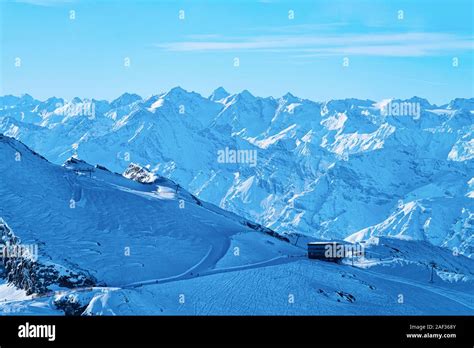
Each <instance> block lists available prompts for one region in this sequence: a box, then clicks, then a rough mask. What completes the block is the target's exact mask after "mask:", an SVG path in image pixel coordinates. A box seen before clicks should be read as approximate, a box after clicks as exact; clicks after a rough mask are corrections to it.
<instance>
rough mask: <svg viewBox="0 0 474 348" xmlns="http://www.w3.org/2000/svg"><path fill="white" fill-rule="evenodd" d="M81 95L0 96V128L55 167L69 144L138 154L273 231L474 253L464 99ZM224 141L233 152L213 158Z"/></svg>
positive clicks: (121, 163) (134, 158)
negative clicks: (391, 240)
mask: <svg viewBox="0 0 474 348" xmlns="http://www.w3.org/2000/svg"><path fill="white" fill-rule="evenodd" d="M91 102H92V103H91ZM91 102H89V101H84V100H80V99H79V98H77V99H74V100H72V101H69V102H65V101H62V99H57V98H51V99H48V100H47V101H45V102H41V101H37V100H35V99H33V98H32V97H31V96H22V97H13V96H5V97H0V132H4V133H5V134H7V135H11V136H14V137H15V138H17V139H20V140H22V141H23V142H25V143H26V144H27V145H29V146H30V147H31V148H33V149H34V150H35V151H38V152H40V153H42V154H44V155H45V156H46V158H48V159H49V160H51V161H52V162H55V163H57V164H61V163H63V162H64V161H65V160H66V159H67V158H69V157H70V156H72V155H75V154H77V155H78V156H79V157H80V158H81V159H84V160H86V161H87V162H89V163H101V164H102V165H105V166H106V167H108V168H110V169H111V170H114V171H117V172H123V171H124V170H125V169H126V168H127V167H128V166H129V165H130V164H131V163H140V164H142V165H144V166H147V167H148V168H149V170H150V171H151V172H152V173H155V174H156V175H159V176H163V177H166V178H169V179H171V180H172V181H173V182H178V183H180V184H181V185H182V187H183V188H185V189H186V190H188V191H189V192H190V193H192V194H193V195H195V196H196V197H199V198H200V199H202V200H204V201H208V202H211V203H213V204H216V205H218V206H220V207H221V208H224V209H226V210H229V211H232V212H235V213H236V214H238V215H241V216H244V217H246V218H248V219H250V220H253V221H256V222H258V223H260V224H262V225H264V226H267V227H270V228H272V229H274V230H276V231H278V232H279V233H281V234H286V233H292V232H298V233H304V234H306V235H309V236H313V237H318V238H346V237H350V238H351V240H355V239H357V240H359V239H361V238H369V237H370V236H380V235H390V236H399V237H403V238H414V239H417V240H427V241H430V242H431V243H433V244H435V245H440V246H446V247H449V248H451V249H453V250H455V251H458V252H461V253H463V254H465V255H468V256H469V255H472V254H473V252H474V245H473V237H472V236H473V215H472V214H473V212H474V204H473V202H474V201H473V197H472V185H470V184H469V182H472V180H473V177H474V175H473V173H474V164H473V163H474V162H473V158H474V157H473V153H474V152H473V151H474V150H473V145H474V142H473V132H474V126H473V122H472V121H473V112H474V108H473V105H474V100H473V99H455V100H453V101H451V102H450V103H449V104H447V105H444V106H439V107H438V106H436V105H432V104H431V103H429V102H428V101H427V100H425V99H422V98H419V97H414V98H411V99H408V100H397V99H387V100H385V101H382V102H375V101H370V100H358V99H345V100H332V101H328V102H313V101H310V100H305V99H301V98H298V97H296V96H294V95H292V94H290V93H288V94H286V95H284V96H283V97H281V98H277V99H276V98H272V97H269V98H261V97H256V96H254V95H252V94H251V93H250V92H248V91H243V92H241V93H238V94H232V95H231V94H229V93H227V92H226V91H225V90H224V89H223V88H218V89H217V90H216V91H215V92H214V93H212V95H211V96H210V97H209V98H204V97H202V96H201V95H199V94H197V93H194V92H187V91H185V90H184V89H182V88H179V87H177V88H174V89H172V90H170V91H168V92H165V93H161V94H158V95H154V96H151V97H149V98H144V99H142V98H141V97H139V96H137V95H133V94H124V95H122V96H121V97H119V98H118V99H116V100H115V101H113V102H111V103H107V102H105V101H94V100H93V101H91ZM56 104H57V105H59V107H57V108H55V107H54V106H55V105H56ZM90 104H91V105H94V108H93V109H94V110H93V111H94V112H93V113H92V112H91V107H90ZM61 105H62V106H61ZM395 106H396V107H399V108H395ZM387 110H389V112H387ZM397 110H398V111H397ZM403 110H405V113H404V112H403ZM229 150H230V151H233V150H236V151H237V150H243V152H241V156H240V157H239V156H238V155H237V157H236V158H237V160H232V157H225V158H224V161H221V160H219V153H222V152H226V151H227V152H229ZM252 156H253V157H252ZM238 158H240V159H241V160H242V161H239V160H238ZM252 158H253V159H254V161H251V159H252Z"/></svg>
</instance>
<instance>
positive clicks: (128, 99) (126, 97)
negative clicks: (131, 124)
mask: <svg viewBox="0 0 474 348" xmlns="http://www.w3.org/2000/svg"><path fill="white" fill-rule="evenodd" d="M141 99H142V97H140V96H139V95H138V94H134V93H124V94H122V95H121V96H120V97H118V98H117V99H114V100H113V101H112V102H111V103H110V105H111V106H112V107H114V108H119V107H122V106H126V105H130V104H132V103H134V102H136V101H138V100H141Z"/></svg>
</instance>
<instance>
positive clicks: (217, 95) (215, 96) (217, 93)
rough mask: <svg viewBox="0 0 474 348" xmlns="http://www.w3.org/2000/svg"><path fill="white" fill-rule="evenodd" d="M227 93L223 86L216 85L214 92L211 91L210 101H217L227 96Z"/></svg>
mask: <svg viewBox="0 0 474 348" xmlns="http://www.w3.org/2000/svg"><path fill="white" fill-rule="evenodd" d="M229 95H230V94H229V93H228V92H227V91H226V90H225V89H224V88H223V87H218V88H216V89H215V90H214V92H212V94H211V95H210V96H209V99H210V100H212V101H218V100H222V99H225V98H227V97H228V96H229Z"/></svg>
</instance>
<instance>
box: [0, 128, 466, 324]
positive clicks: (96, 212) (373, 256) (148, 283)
mask: <svg viewBox="0 0 474 348" xmlns="http://www.w3.org/2000/svg"><path fill="white" fill-rule="evenodd" d="M0 173H1V180H0V197H1V200H0V217H1V219H0V247H1V250H2V251H3V255H2V256H3V257H2V259H1V260H2V262H1V264H0V278H1V279H0V313H1V314H4V315H9V314H15V315H22V314H29V315H51V314H53V315H61V314H66V315H144V314H152V315H175V314H180V315H183V314H201V315H202V314H226V315H229V314H237V315H242V314H246V315H251V314H267V315H268V314H280V315H281V314H289V315H290V314H291V315H308V314H345V315H347V314H359V315H360V314H372V315H373V314H468V315H469V314H472V312H473V310H474V307H473V305H472V303H473V294H472V291H470V290H471V289H472V286H473V285H472V284H473V282H474V272H473V269H474V260H472V259H471V258H468V257H466V256H463V255H461V254H454V253H452V252H451V251H450V250H448V249H446V248H442V247H436V246H433V245H432V244H431V243H429V242H427V241H417V240H410V241H408V240H401V239H399V238H390V237H370V238H368V239H367V240H366V241H364V242H363V243H361V244H360V245H363V247H364V253H363V255H361V256H359V257H357V258H356V259H355V260H352V261H348V260H347V261H344V262H343V263H332V262H325V261H320V260H309V259H308V258H307V256H306V242H307V241H308V240H309V237H305V236H301V235H298V237H297V238H296V239H295V238H294V237H295V236H294V235H290V234H286V235H279V234H277V233H275V232H274V231H273V230H271V229H268V228H265V227H263V226H261V225H259V224H257V223H255V222H252V221H249V220H247V219H245V218H243V217H240V216H238V215H236V214H234V213H232V212H228V211H225V210H223V209H221V208H219V207H217V206H215V205H213V204H210V203H207V202H205V201H202V200H201V199H199V198H198V197H196V196H195V195H193V194H191V193H190V192H188V191H187V190H185V189H184V188H183V187H182V186H181V185H179V184H178V183H176V182H174V181H172V180H170V179H168V178H165V177H162V176H160V175H158V174H156V173H152V172H150V171H149V170H148V169H146V168H144V167H141V166H139V165H137V164H134V163H131V164H129V166H128V167H127V168H126V170H125V171H124V173H123V174H122V175H121V174H118V173H114V172H112V171H110V170H108V169H107V168H106V167H104V166H102V165H91V164H89V163H87V162H85V161H84V160H80V159H77V158H75V157H72V158H69V159H68V160H66V161H65V163H64V164H63V165H61V166H59V165H56V164H53V163H50V162H49V161H48V160H46V159H45V158H44V157H42V156H41V155H40V154H38V153H36V152H34V151H32V150H31V149H29V148H28V147H27V146H26V145H24V144H23V143H21V142H20V141H18V140H16V139H14V138H11V137H7V136H3V135H0ZM29 246H34V248H29ZM15 250H28V251H29V252H28V253H21V254H20V253H18V252H17V253H12V251H15ZM6 251H8V252H6ZM351 263H352V264H351Z"/></svg>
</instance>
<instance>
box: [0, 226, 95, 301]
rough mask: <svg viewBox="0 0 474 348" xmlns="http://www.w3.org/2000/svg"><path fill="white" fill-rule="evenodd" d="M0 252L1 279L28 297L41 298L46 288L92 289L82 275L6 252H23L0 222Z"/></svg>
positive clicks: (91, 278) (19, 244)
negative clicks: (35, 296)
mask: <svg viewBox="0 0 474 348" xmlns="http://www.w3.org/2000/svg"><path fill="white" fill-rule="evenodd" d="M0 250H1V251H2V254H1V256H2V257H1V262H0V265H1V268H2V276H3V277H4V278H5V279H6V280H7V281H8V282H9V283H12V284H14V285H15V286H16V287H18V288H20V289H23V290H25V291H26V293H27V294H28V295H31V294H44V293H47V292H48V291H50V290H51V289H50V286H52V285H55V286H59V287H64V288H77V287H88V286H93V285H95V284H96V283H97V282H96V280H95V279H94V278H93V277H92V276H91V275H89V274H86V273H85V272H76V271H73V270H69V269H67V268H65V267H62V266H60V265H56V264H48V263H46V262H45V263H42V262H40V261H39V260H38V259H36V258H35V257H33V256H32V255H22V254H21V253H16V254H15V255H12V253H9V252H8V250H23V248H22V245H21V240H20V238H18V237H17V236H15V234H14V233H13V231H12V230H11V229H10V227H8V225H7V224H6V223H5V221H3V220H2V219H0Z"/></svg>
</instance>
